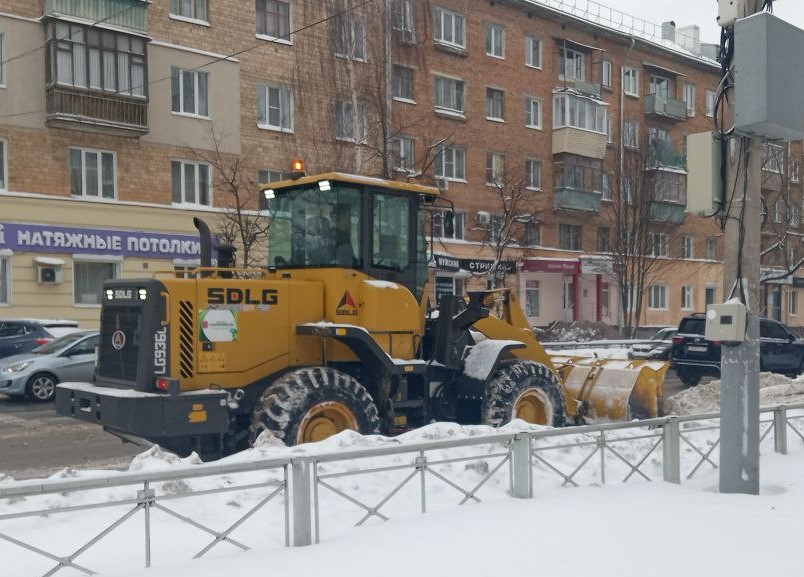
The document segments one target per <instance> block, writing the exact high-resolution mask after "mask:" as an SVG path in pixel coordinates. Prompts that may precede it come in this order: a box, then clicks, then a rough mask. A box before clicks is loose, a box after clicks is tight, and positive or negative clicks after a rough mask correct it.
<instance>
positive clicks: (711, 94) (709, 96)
mask: <svg viewBox="0 0 804 577" xmlns="http://www.w3.org/2000/svg"><path fill="white" fill-rule="evenodd" d="M716 98H717V93H716V92H715V91H714V90H707V91H706V115H707V116H708V117H709V118H712V117H713V116H714V115H715V100H716Z"/></svg>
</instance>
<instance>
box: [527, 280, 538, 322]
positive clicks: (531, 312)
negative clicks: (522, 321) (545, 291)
mask: <svg viewBox="0 0 804 577" xmlns="http://www.w3.org/2000/svg"><path fill="white" fill-rule="evenodd" d="M540 296H541V288H540V287H539V281H537V280H528V281H525V314H526V315H527V316H528V317H538V316H540V313H539V307H540V305H539V299H540Z"/></svg>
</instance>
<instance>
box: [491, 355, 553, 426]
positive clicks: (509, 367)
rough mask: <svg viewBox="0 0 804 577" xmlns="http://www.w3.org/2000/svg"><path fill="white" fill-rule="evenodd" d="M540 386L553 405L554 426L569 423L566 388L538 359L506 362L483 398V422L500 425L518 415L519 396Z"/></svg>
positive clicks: (551, 407)
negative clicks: (515, 407) (517, 403)
mask: <svg viewBox="0 0 804 577" xmlns="http://www.w3.org/2000/svg"><path fill="white" fill-rule="evenodd" d="M533 389H537V390H538V391H540V395H541V396H542V397H543V398H544V399H545V401H546V403H547V404H549V405H550V406H549V408H548V411H549V413H550V414H551V415H552V419H550V421H551V422H548V423H545V424H547V425H550V426H553V427H563V426H565V425H566V424H567V406H566V401H565V397H564V387H563V386H562V385H561V383H560V382H559V380H558V378H557V377H556V375H555V373H554V372H553V371H551V370H550V369H549V368H547V367H546V366H545V365H543V364H541V363H537V362H534V361H505V362H504V363H502V364H501V366H500V368H499V369H498V370H497V372H496V373H495V374H494V377H493V378H492V380H491V381H490V382H489V383H488V386H487V388H486V394H485V396H484V399H483V407H482V419H483V424H486V425H491V426H493V427H500V426H502V425H505V424H506V423H508V422H510V421H511V420H512V419H513V417H514V406H515V403H516V401H517V399H518V398H519V397H520V395H522V394H523V393H526V392H527V391H528V390H533Z"/></svg>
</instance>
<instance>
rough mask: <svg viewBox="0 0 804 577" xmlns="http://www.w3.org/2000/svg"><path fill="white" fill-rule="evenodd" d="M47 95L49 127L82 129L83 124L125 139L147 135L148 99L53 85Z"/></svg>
mask: <svg viewBox="0 0 804 577" xmlns="http://www.w3.org/2000/svg"><path fill="white" fill-rule="evenodd" d="M45 94H46V115H45V119H46V121H47V124H48V125H49V126H64V127H67V128H80V127H81V126H82V125H83V126H85V127H91V128H92V129H93V130H97V129H101V130H104V131H106V132H109V133H111V134H118V135H122V136H140V135H142V134H145V133H147V132H148V100H147V99H145V98H131V97H124V96H118V95H114V94H103V93H98V92H89V91H87V90H80V89H75V88H70V87H65V86H50V87H48V88H47V90H46V93H45Z"/></svg>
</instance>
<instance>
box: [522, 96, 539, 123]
mask: <svg viewBox="0 0 804 577" xmlns="http://www.w3.org/2000/svg"><path fill="white" fill-rule="evenodd" d="M525 126H526V127H528V128H541V127H542V101H541V100H539V99H538V98H534V97H533V96H526V97H525Z"/></svg>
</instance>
